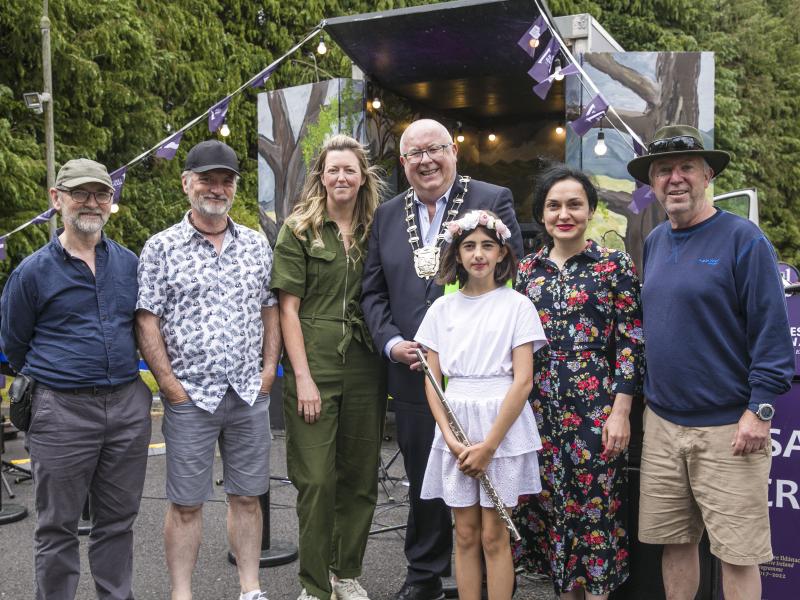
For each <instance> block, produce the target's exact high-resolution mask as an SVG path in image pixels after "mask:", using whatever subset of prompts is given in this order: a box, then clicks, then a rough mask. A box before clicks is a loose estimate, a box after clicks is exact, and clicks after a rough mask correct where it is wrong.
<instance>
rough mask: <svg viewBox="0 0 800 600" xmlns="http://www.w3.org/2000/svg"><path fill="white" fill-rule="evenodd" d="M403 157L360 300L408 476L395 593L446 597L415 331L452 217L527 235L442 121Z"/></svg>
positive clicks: (444, 524)
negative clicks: (427, 482)
mask: <svg viewBox="0 0 800 600" xmlns="http://www.w3.org/2000/svg"><path fill="white" fill-rule="evenodd" d="M400 153H401V154H400V162H401V164H402V165H403V169H404V171H405V174H406V179H408V182H409V183H410V184H411V187H410V188H409V189H408V190H407V191H405V192H403V193H401V194H399V195H398V196H396V197H394V198H392V199H391V200H388V201H387V202H385V203H384V204H383V205H381V206H380V207H379V208H378V210H377V211H376V212H375V219H374V221H373V224H372V230H371V232H370V240H369V252H368V255H367V261H366V264H365V267H364V282H363V286H362V287H363V291H362V296H361V304H362V307H363V309H364V315H365V318H366V321H367V325H368V326H369V329H370V333H371V334H372V338H373V339H374V340H375V344H376V346H377V347H378V348H380V349H382V352H383V354H384V356H385V357H386V358H387V359H388V384H389V393H390V395H391V397H392V401H393V406H394V411H395V418H396V425H397V442H398V445H399V446H400V451H401V452H402V454H403V461H404V464H405V469H406V475H407V476H408V481H409V485H410V487H409V493H408V496H409V503H410V510H409V513H408V527H407V530H406V542H405V553H406V558H407V560H408V573H407V575H406V580H405V583H404V584H403V587H402V588H401V589H400V591H399V592H398V593H397V595H396V600H438V599H439V598H443V597H444V596H443V593H442V583H441V578H442V577H443V576H447V575H449V573H450V555H451V551H452V531H451V529H452V527H451V521H450V511H449V509H448V508H447V507H446V506H445V504H444V502H442V501H441V500H420V497H419V495H420V488H421V486H422V478H423V475H424V473H425V465H426V464H427V460H428V454H429V453H430V449H431V443H432V442H433V433H434V429H435V427H436V423H435V421H434V419H433V416H432V415H431V412H430V409H429V408H428V401H427V400H426V398H425V382H424V376H423V374H422V371H421V369H420V364H419V362H418V361H417V359H416V358H415V355H414V350H415V349H416V348H418V347H419V344H418V343H416V342H414V341H413V338H414V334H415V333H416V331H417V329H418V328H419V324H420V323H421V322H422V318H423V317H424V316H425V312H426V311H427V309H428V307H430V305H431V304H433V301H434V300H436V298H438V297H439V296H441V295H442V293H443V288H442V286H440V285H438V284H437V283H436V282H435V281H434V279H435V276H436V273H437V271H438V269H439V261H440V257H441V253H442V245H443V244H444V243H445V242H444V235H443V232H444V230H445V228H446V225H447V224H448V223H449V222H450V221H452V220H454V219H456V218H458V217H459V215H461V214H463V213H466V212H467V211H469V210H472V209H477V208H482V209H486V210H491V211H493V212H494V213H495V214H497V215H498V217H499V218H500V219H501V220H502V221H503V222H504V223H507V224H508V226H509V228H510V229H511V233H512V236H511V240H510V242H509V243H510V245H511V247H512V248H513V250H514V253H515V254H516V255H517V256H522V236H521V234H520V228H519V224H518V223H517V219H516V217H515V215H514V201H513V198H512V196H511V191H510V190H509V189H507V188H503V187H499V186H496V185H492V184H490V183H485V182H483V181H476V180H474V179H470V178H469V177H466V176H459V175H458V174H457V173H456V159H457V154H458V147H457V146H456V144H455V143H453V138H452V137H451V136H450V133H449V132H448V131H447V129H446V128H445V127H444V126H443V125H442V124H441V123H439V122H437V121H434V120H431V119H421V120H418V121H415V122H413V123H411V125H409V126H408V128H407V129H406V130H405V132H403V135H402V136H401V138H400Z"/></svg>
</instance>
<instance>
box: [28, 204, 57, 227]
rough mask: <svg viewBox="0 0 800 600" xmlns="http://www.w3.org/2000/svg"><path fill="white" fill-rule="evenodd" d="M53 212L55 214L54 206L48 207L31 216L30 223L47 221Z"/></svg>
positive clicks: (35, 223)
mask: <svg viewBox="0 0 800 600" xmlns="http://www.w3.org/2000/svg"><path fill="white" fill-rule="evenodd" d="M54 214H56V209H55V208H48V209H47V210H46V211H44V212H43V213H42V214H40V215H39V216H37V217H33V218H32V219H31V220H30V224H31V225H39V224H41V223H47V222H48V221H49V220H50V217H52V216H53V215H54Z"/></svg>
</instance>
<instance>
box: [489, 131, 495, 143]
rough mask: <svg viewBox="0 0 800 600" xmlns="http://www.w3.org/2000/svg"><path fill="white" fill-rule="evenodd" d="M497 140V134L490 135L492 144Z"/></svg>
mask: <svg viewBox="0 0 800 600" xmlns="http://www.w3.org/2000/svg"><path fill="white" fill-rule="evenodd" d="M496 139H497V136H496V135H495V134H493V133H490V134H489V141H490V142H493V141H495V140H496Z"/></svg>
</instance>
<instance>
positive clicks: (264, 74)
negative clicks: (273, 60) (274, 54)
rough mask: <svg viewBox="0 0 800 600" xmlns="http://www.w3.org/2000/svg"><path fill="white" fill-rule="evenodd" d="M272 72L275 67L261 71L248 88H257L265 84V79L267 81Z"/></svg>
mask: <svg viewBox="0 0 800 600" xmlns="http://www.w3.org/2000/svg"><path fill="white" fill-rule="evenodd" d="M274 70H275V67H273V66H269V67H267V68H266V69H264V70H263V71H261V73H259V74H258V75H256V76H255V79H253V82H252V83H251V84H250V87H254V88H257V87H261V86H262V85H264V84H265V83H267V79H269V76H270V75H272V72H273V71H274Z"/></svg>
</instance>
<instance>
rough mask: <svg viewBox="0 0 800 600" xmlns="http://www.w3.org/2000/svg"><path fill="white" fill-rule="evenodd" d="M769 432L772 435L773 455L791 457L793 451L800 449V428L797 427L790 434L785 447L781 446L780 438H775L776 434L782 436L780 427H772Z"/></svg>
mask: <svg viewBox="0 0 800 600" xmlns="http://www.w3.org/2000/svg"><path fill="white" fill-rule="evenodd" d="M769 433H770V435H771V436H772V456H783V457H784V458H791V456H792V452H794V451H795V450H800V430H798V429H795V430H793V431H792V434H791V435H790V436H789V441H788V442H786V446H785V448H784V447H783V446H781V443H780V442H779V441H778V440H776V439H775V437H776V436H780V434H781V430H780V429H770V430H769Z"/></svg>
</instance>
